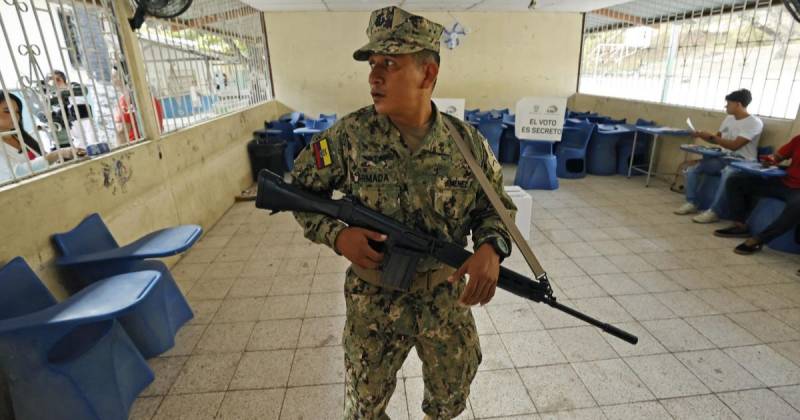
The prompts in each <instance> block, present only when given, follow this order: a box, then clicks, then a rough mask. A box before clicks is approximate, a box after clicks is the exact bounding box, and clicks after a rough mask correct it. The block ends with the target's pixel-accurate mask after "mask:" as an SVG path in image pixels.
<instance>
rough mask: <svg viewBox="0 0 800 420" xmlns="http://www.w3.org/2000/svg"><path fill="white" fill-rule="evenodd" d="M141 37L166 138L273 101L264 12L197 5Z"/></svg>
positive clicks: (224, 1) (229, 3) (151, 25)
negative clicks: (229, 114) (218, 117)
mask: <svg viewBox="0 0 800 420" xmlns="http://www.w3.org/2000/svg"><path fill="white" fill-rule="evenodd" d="M138 36H139V43H140V45H141V47H142V51H143V54H144V60H145V67H146V69H147V81H148V83H149V85H150V90H151V93H152V95H153V97H154V98H156V99H157V101H158V104H157V106H159V107H160V108H161V109H160V110H158V112H159V114H161V116H160V117H159V118H160V119H161V125H162V127H163V131H165V132H169V131H174V130H177V129H180V128H183V127H186V126H189V125H192V124H196V123H198V122H201V121H205V120H208V119H211V118H214V117H216V116H218V115H222V114H225V113H228V112H233V111H236V110H239V109H243V108H245V107H248V106H251V105H254V104H257V103H260V102H265V101H268V100H270V99H271V91H272V90H271V88H270V83H271V81H270V79H269V67H268V65H267V44H266V36H265V33H264V27H263V19H262V16H261V12H259V11H258V10H256V9H254V8H252V7H250V6H247V5H246V4H244V3H242V2H240V1H237V0H195V1H194V2H193V3H192V6H191V7H189V9H188V10H187V11H186V12H185V13H184V14H182V15H181V16H179V17H177V18H173V19H154V18H148V19H147V20H146V21H145V23H144V25H143V26H142V28H141V29H140V30H139V31H138Z"/></svg>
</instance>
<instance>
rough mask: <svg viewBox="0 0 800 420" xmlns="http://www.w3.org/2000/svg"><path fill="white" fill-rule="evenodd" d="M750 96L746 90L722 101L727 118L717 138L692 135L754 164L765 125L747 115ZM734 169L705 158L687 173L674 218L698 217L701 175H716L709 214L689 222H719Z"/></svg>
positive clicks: (696, 132) (736, 92)
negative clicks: (726, 188)
mask: <svg viewBox="0 0 800 420" xmlns="http://www.w3.org/2000/svg"><path fill="white" fill-rule="evenodd" d="M751 100H752V96H751V95H750V91H748V90H747V89H739V90H736V91H733V92H731V93H730V94H728V96H726V97H725V112H726V113H727V114H728V116H727V117H725V119H724V120H723V121H722V125H721V126H720V128H719V132H717V134H711V133H709V132H707V131H695V132H694V133H692V134H693V135H694V136H695V137H699V138H701V139H703V140H705V141H707V142H709V143H712V144H716V145H718V146H719V147H721V148H723V149H727V150H730V151H735V152H736V153H738V154H739V155H741V156H742V157H743V158H745V159H747V160H752V161H755V160H756V158H757V157H758V140H759V138H760V137H761V130H762V129H763V128H764V123H763V122H761V120H760V119H758V118H757V117H755V116H753V115H750V114H748V113H747V105H749V104H750V101H751ZM735 171H736V169H734V168H732V167H729V166H726V163H725V161H724V160H723V159H722V158H719V157H704V158H703V160H701V161H700V163H699V164H697V165H695V166H692V167H690V168H689V169H687V170H686V186H685V189H684V190H685V192H686V203H685V204H683V205H682V206H681V207H680V208H678V209H677V210H675V214H679V215H684V214H692V213H697V212H698V211H699V209H698V206H699V201H698V199H697V194H698V192H699V191H698V190H699V188H698V186H699V181H700V176H701V175H719V176H720V180H719V186H718V187H717V191H716V192H715V193H714V198H713V200H712V201H711V206H710V207H709V208H708V210H706V211H704V212H702V213H700V214H698V215H697V216H695V217H694V218H692V220H693V221H694V222H696V223H713V222H716V221H718V220H719V214H720V213H721V212H722V210H723V209H724V208H725V203H724V202H723V199H724V198H725V184H726V181H727V179H728V177H729V176H730V175H731V174H732V173H733V172H735Z"/></svg>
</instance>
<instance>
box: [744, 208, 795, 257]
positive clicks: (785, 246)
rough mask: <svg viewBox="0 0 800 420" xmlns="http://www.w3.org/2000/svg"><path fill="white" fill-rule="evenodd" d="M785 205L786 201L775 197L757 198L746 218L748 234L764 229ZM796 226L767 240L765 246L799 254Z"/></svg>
mask: <svg viewBox="0 0 800 420" xmlns="http://www.w3.org/2000/svg"><path fill="white" fill-rule="evenodd" d="M785 207H786V203H785V202H784V201H783V200H779V199H777V198H771V197H763V198H761V199H759V200H758V204H756V207H755V208H754V209H753V211H752V212H751V213H750V217H748V218H747V228H748V229H750V234H752V235H755V234H757V233H759V232H761V231H763V230H764V229H766V228H767V226H769V225H770V224H771V223H772V222H773V221H775V219H777V218H778V215H779V214H781V212H782V211H783V209H784V208H785ZM797 228H798V227H797V226H795V227H794V229H789V231H788V232H786V233H784V234H783V235H781V236H778V237H777V238H775V239H773V240H772V241H770V242H768V243H767V246H768V247H770V248H772V249H774V250H776V251H783V252H790V253H792V254H800V243H798V242H797V237H796V231H797Z"/></svg>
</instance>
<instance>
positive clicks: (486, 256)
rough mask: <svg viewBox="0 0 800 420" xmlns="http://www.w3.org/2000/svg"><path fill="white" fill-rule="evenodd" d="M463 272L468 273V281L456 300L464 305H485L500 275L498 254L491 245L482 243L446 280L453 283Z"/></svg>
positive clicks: (492, 294) (491, 295)
mask: <svg viewBox="0 0 800 420" xmlns="http://www.w3.org/2000/svg"><path fill="white" fill-rule="evenodd" d="M464 274H469V282H467V287H465V288H464V291H463V292H462V293H461V297H459V299H458V301H459V302H460V303H461V304H464V305H474V304H476V303H480V304H481V305H485V304H487V303H489V301H490V300H492V298H493V297H494V292H495V290H496V289H497V279H498V277H499V276H500V256H499V255H497V253H496V252H495V250H494V248H493V247H492V246H491V245H489V244H483V245H481V247H480V248H478V250H477V251H475V254H473V255H472V256H471V257H469V258H468V259H467V260H466V261H464V264H462V265H461V268H459V269H458V271H456V272H455V273H453V275H451V276H450V277H449V278H448V279H447V280H448V281H449V282H450V283H453V282H455V281H458V279H460V278H461V277H463V276H464Z"/></svg>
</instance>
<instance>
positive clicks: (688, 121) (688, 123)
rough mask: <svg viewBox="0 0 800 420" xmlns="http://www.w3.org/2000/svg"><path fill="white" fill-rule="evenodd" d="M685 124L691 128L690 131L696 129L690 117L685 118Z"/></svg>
mask: <svg viewBox="0 0 800 420" xmlns="http://www.w3.org/2000/svg"><path fill="white" fill-rule="evenodd" d="M686 125H688V126H689V129H690V130H692V131H697V129H696V128H694V125H692V119H691V118H686Z"/></svg>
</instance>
